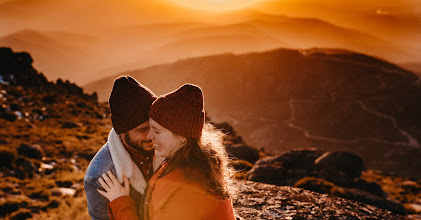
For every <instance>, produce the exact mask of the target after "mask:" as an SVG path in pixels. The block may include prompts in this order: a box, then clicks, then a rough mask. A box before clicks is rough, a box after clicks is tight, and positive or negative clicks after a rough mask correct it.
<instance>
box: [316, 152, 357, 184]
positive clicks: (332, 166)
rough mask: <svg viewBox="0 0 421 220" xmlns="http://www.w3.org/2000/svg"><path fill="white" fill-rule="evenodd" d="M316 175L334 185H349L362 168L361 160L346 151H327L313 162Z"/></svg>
mask: <svg viewBox="0 0 421 220" xmlns="http://www.w3.org/2000/svg"><path fill="white" fill-rule="evenodd" d="M314 164H315V169H316V170H317V176H318V177H322V178H325V179H326V180H329V181H331V182H333V183H335V184H336V185H340V186H345V187H346V186H349V185H351V184H352V183H353V182H354V180H355V178H358V177H360V176H361V172H362V171H363V170H364V162H363V160H362V159H361V158H360V157H359V156H357V155H355V154H352V153H348V152H340V151H339V152H327V153H324V154H323V155H322V156H320V157H319V158H317V159H316V160H315V162H314Z"/></svg>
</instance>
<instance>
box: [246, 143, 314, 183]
mask: <svg viewBox="0 0 421 220" xmlns="http://www.w3.org/2000/svg"><path fill="white" fill-rule="evenodd" d="M321 154H322V152H321V151H317V150H294V151H290V152H287V153H285V154H282V155H280V156H270V157H265V158H262V159H260V160H259V161H257V162H256V164H255V165H254V166H253V169H251V170H250V171H249V173H248V174H247V180H252V181H256V182H263V183H270V184H275V185H278V186H280V185H286V186H293V185H294V184H295V183H296V182H297V181H298V180H300V179H302V178H303V177H306V176H310V175H312V172H313V169H314V160H315V159H316V158H317V157H319V156H320V155H321Z"/></svg>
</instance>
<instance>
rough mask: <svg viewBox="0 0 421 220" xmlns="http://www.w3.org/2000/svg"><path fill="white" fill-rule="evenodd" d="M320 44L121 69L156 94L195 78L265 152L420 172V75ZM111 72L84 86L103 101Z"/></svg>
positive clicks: (222, 113) (212, 108)
mask: <svg viewBox="0 0 421 220" xmlns="http://www.w3.org/2000/svg"><path fill="white" fill-rule="evenodd" d="M322 50H323V49H309V50H292V49H277V50H271V51H267V52H255V53H247V54H240V55H235V54H232V53H225V54H222V55H214V56H204V57H198V58H190V59H183V60H180V61H177V62H173V63H169V64H163V65H155V66H152V67H148V68H145V69H142V70H137V71H136V70H133V71H126V72H124V74H130V75H132V76H133V77H135V78H136V79H138V80H139V82H141V83H143V84H144V85H146V86H148V87H149V88H151V89H152V90H153V91H155V93H156V94H165V93H167V92H169V91H171V90H173V89H174V88H176V87H177V86H179V85H180V84H182V83H187V82H189V83H195V84H198V85H199V86H201V87H202V89H203V91H204V93H205V96H206V100H207V102H206V110H207V111H208V112H209V115H210V116H211V117H212V118H214V120H216V121H217V122H221V121H227V122H229V123H230V124H233V125H234V126H235V127H236V128H237V130H238V131H239V132H240V134H241V135H242V136H244V137H245V139H246V141H247V142H248V143H251V144H252V145H254V146H258V147H264V148H265V149H266V150H267V151H273V152H275V153H281V152H283V151H287V150H291V149H294V148H297V147H316V148H317V147H320V148H322V149H323V150H327V151H331V150H339V149H342V150H345V149H346V150H350V151H351V152H353V153H356V154H358V155H359V156H361V157H362V158H363V159H364V161H367V164H368V166H369V167H370V168H373V169H379V170H384V171H389V172H397V173H399V174H400V175H409V176H420V175H421V173H420V172H418V171H417V169H416V166H418V165H417V164H418V163H419V162H417V161H418V160H417V159H416V155H417V156H421V154H420V153H421V152H420V148H419V143H420V142H421V138H420V137H421V125H420V124H419V123H420V122H419V121H418V120H413V119H414V118H417V114H416V112H417V111H419V110H420V111H421V106H420V105H419V104H418V102H417V101H415V100H417V97H419V96H421V86H420V84H419V77H418V76H417V75H415V74H414V73H412V72H410V71H407V70H405V69H402V68H400V67H399V66H397V65H395V64H392V63H389V62H387V61H385V60H381V59H378V58H374V57H371V56H367V55H364V54H360V53H353V52H348V51H347V52H345V53H344V52H343V50H334V49H327V52H326V53H323V52H322ZM115 76H117V75H115ZM115 76H113V77H110V78H108V79H107V78H105V79H104V80H101V81H96V82H95V83H93V84H88V85H85V86H84V88H85V89H87V91H98V94H99V97H100V99H101V100H103V97H106V96H107V94H108V93H109V91H110V86H109V85H111V84H112V83H111V81H112V78H114V77H115ZM221 97H223V98H221ZM411 146H412V147H411ZM376 151H381V152H384V154H382V155H378V154H376ZM402 161H405V162H404V163H402ZM410 161H411V162H410Z"/></svg>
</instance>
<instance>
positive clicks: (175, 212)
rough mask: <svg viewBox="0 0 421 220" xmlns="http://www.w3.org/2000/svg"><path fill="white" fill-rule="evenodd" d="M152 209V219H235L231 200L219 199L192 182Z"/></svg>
mask: <svg viewBox="0 0 421 220" xmlns="http://www.w3.org/2000/svg"><path fill="white" fill-rule="evenodd" d="M152 200H153V198H152ZM151 211H152V215H150V217H151V220H166V219H172V220H181V219H183V220H184V219H206V220H211V219H212V220H214V219H218V220H234V219H235V217H234V211H233V208H232V203H231V200H219V199H217V198H215V196H213V195H211V194H209V193H207V192H205V191H204V190H197V187H196V186H192V185H191V184H186V185H184V186H182V187H180V188H179V189H177V190H176V191H175V192H174V193H173V194H172V195H171V196H170V197H169V198H168V200H167V201H166V202H165V203H164V204H163V205H162V206H161V207H152V210H151ZM151 211H150V214H151Z"/></svg>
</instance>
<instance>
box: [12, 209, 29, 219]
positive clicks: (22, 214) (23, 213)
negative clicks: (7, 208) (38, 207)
mask: <svg viewBox="0 0 421 220" xmlns="http://www.w3.org/2000/svg"><path fill="white" fill-rule="evenodd" d="M28 218H32V213H31V210H28V209H22V210H19V211H17V212H15V213H13V214H12V215H10V220H25V219H28Z"/></svg>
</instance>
